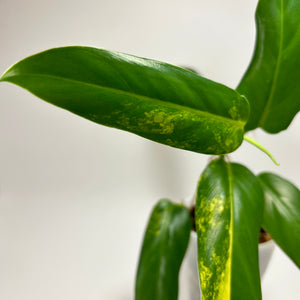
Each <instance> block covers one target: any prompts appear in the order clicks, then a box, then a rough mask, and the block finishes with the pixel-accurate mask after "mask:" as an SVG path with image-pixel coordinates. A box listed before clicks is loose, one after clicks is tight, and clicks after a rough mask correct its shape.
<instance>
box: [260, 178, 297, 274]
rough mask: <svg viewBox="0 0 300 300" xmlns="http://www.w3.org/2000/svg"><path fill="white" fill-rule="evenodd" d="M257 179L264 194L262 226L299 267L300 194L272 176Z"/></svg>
mask: <svg viewBox="0 0 300 300" xmlns="http://www.w3.org/2000/svg"><path fill="white" fill-rule="evenodd" d="M258 179H259V181H260V182H261V185H262V187H263V190H264V194H265V208H264V220H263V227H264V228H265V229H266V230H267V231H268V232H269V233H270V234H271V236H272V238H273V239H274V240H275V242H276V243H277V244H278V245H279V246H280V247H281V248H282V250H283V251H285V253H286V254H287V255H288V256H289V257H290V258H291V259H292V260H293V261H294V262H295V264H296V265H297V266H298V267H299V268H300V191H299V189H298V188H297V187H296V186H295V185H293V184H292V183H291V182H289V181H288V180H286V179H283V178H282V177H280V176H278V175H275V174H273V173H262V174H260V175H259V176H258Z"/></svg>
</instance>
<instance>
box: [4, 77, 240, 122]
mask: <svg viewBox="0 0 300 300" xmlns="http://www.w3.org/2000/svg"><path fill="white" fill-rule="evenodd" d="M26 76H27V77H29V76H31V77H46V78H47V77H48V78H52V79H57V80H65V81H69V82H75V83H79V84H82V85H86V86H91V87H93V88H97V89H100V90H107V91H111V92H114V93H120V94H123V95H127V96H131V97H138V98H141V99H143V100H148V101H149V100H150V101H152V102H155V103H157V104H160V105H162V106H166V104H167V105H169V106H171V107H174V108H176V109H179V110H185V111H190V112H193V113H195V114H197V115H202V116H204V117H206V118H211V119H215V120H219V121H221V122H225V123H229V124H233V125H235V126H237V127H240V126H242V127H243V126H244V124H245V122H244V121H242V120H235V119H230V118H227V117H225V116H221V115H216V114H212V113H210V112H207V111H202V110H198V109H195V108H192V107H189V106H183V105H181V104H176V103H173V102H169V101H163V100H160V99H156V98H150V97H147V96H144V95H140V94H134V93H131V92H128V91H124V90H120V89H115V88H111V87H106V86H99V85H97V84H94V83H89V82H85V81H79V80H76V79H70V78H65V77H60V76H56V75H45V74H36V73H33V74H32V73H27V74H26ZM18 77H21V78H22V77H24V74H23V75H13V76H7V77H6V78H5V74H4V75H3V76H2V78H0V81H10V80H9V78H18ZM12 83H14V82H13V81H12ZM24 88H25V89H26V90H29V89H27V88H26V87H24Z"/></svg>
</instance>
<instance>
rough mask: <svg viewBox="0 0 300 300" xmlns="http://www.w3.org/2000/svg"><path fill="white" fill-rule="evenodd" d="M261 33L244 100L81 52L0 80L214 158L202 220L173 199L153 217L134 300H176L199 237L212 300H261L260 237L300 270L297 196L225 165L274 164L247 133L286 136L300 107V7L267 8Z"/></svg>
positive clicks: (211, 85)
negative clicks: (240, 159)
mask: <svg viewBox="0 0 300 300" xmlns="http://www.w3.org/2000/svg"><path fill="white" fill-rule="evenodd" d="M256 24H257V39H256V47H255V52H254V55H253V58H252V61H251V63H250V66H249V68H248V70H247V71H246V73H245V75H244V76H243V78H242V80H241V81H240V84H239V85H238V87H237V89H236V90H233V89H231V88H229V87H227V86H224V85H222V84H219V83H217V82H214V81H211V80H208V79H206V78H204V77H201V76H199V75H197V74H196V73H194V72H192V71H189V70H186V69H182V68H179V67H176V66H173V65H169V64H166V63H163V62H159V61H154V60H150V59H145V58H140V57H136V56H132V55H128V54H123V53H118V52H113V51H107V50H102V49H95V48H90V47H79V46H76V47H64V48H55V49H50V50H47V51H45V52H42V53H38V54H36V55H33V56H30V57H28V58H25V59H24V60H22V61H20V62H18V63H16V64H15V65H13V66H12V67H11V68H10V69H9V70H8V71H6V72H5V73H4V74H3V75H2V77H1V79H0V81H3V82H11V83H14V84H16V85H19V86H21V87H23V88H25V89H27V90H29V91H30V92H31V93H33V94H34V95H36V96H38V97H39V98H41V99H43V100H45V101H47V102H50V103H52V104H54V105H56V106H59V107H61V108H64V109H66V110H69V111H70V112H73V113H75V114H77V115H79V116H81V117H84V118H86V119H89V120H91V121H93V122H96V123H99V124H102V125H105V126H110V127H114V128H118V129H122V130H126V131H129V132H132V133H135V134H137V135H139V136H141V137H144V138H147V139H150V140H153V141H155V142H159V143H162V144H165V145H169V146H172V147H176V148H180V149H184V150H189V151H194V152H198V153H202V154H211V155H217V157H216V158H215V159H214V160H212V161H211V162H210V163H209V164H208V166H207V167H206V169H205V170H204V172H203V173H202V175H201V177H200V180H199V184H198V187H197V192H196V203H195V218H194V219H193V218H192V217H191V212H190V208H187V207H185V206H184V205H181V204H176V203H173V202H171V201H170V200H167V199H164V200H161V201H159V202H158V204H157V205H156V206H155V207H154V209H153V212H152V214H151V217H150V220H149V223H148V227H147V229H146V233H145V237H144V242H143V246H142V251H141V255H140V260H139V265H138V271H137V278H136V289H135V291H136V293H135V299H136V300H148V299H149V300H175V299H177V297H178V274H179V270H180V265H181V263H182V260H183V258H184V255H185V252H186V249H187V246H188V242H189V237H190V232H191V230H192V228H193V227H195V228H196V232H197V239H198V269H199V275H200V282H201V289H202V297H203V299H205V300H227V299H235V300H240V299H243V300H248V299H249V300H259V299H261V298H262V296H261V287H260V277H259V265H258V236H259V232H260V229H261V227H263V228H264V229H265V230H267V231H268V233H269V234H270V235H271V236H272V238H273V239H274V241H275V242H276V243H277V244H278V245H279V246H280V247H281V248H282V249H283V251H285V253H286V254H287V255H288V256H289V257H290V258H291V259H292V260H293V261H294V263H295V264H296V265H297V266H298V267H300V251H299V246H300V191H299V189H298V188H297V187H296V186H295V185H293V184H292V183H291V182H289V181H287V180H286V179H284V178H282V177H280V176H279V175H275V174H273V173H262V174H259V175H258V176H256V175H254V174H253V173H252V172H251V171H249V170H248V169H247V168H246V167H245V166H243V165H241V164H237V163H232V162H229V161H228V159H227V158H226V154H227V153H231V152H233V151H235V150H236V149H237V148H239V146H240V145H241V143H242V142H243V140H244V139H246V140H247V141H249V142H250V143H252V144H254V145H255V146H257V147H259V148H261V149H262V150H263V151H265V152H266V153H267V154H268V155H269V156H270V157H271V154H270V153H269V152H268V151H267V150H265V149H264V148H263V147H262V146H260V145H259V144H257V143H256V142H255V141H253V140H251V139H250V138H248V137H246V136H245V133H246V132H248V131H250V130H253V129H256V128H258V127H260V128H262V129H264V130H265V131H266V132H268V133H273V134H274V133H278V132H280V131H282V130H284V129H286V128H287V127H288V126H289V124H290V123H291V121H292V120H293V118H294V116H295V115H296V114H297V113H298V111H299V107H300V29H299V28H300V27H299V26H300V25H299V24H300V0H260V1H259V3H258V7H257V11H256ZM271 158H272V157H271ZM193 222H194V224H193ZM193 225H195V226H193Z"/></svg>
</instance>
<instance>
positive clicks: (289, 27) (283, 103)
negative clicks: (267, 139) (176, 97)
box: [237, 0, 300, 133]
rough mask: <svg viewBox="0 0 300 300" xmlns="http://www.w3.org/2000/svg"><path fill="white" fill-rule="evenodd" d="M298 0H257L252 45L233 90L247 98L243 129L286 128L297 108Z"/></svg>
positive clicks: (299, 77) (299, 103) (299, 70)
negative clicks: (254, 41)
mask: <svg viewBox="0 0 300 300" xmlns="http://www.w3.org/2000/svg"><path fill="white" fill-rule="evenodd" d="M299 24H300V1H299V0H260V1H259V3H258V7H257V11H256V27H257V37H256V48H255V52H254V56H253V58H252V61H251V63H250V66H249V68H248V70H247V72H246V73H245V75H244V77H243V79H242V81H241V83H240V85H239V86H238V88H237V90H238V92H239V93H241V94H242V95H245V96H246V97H247V99H248V100H249V103H250V107H251V113H250V118H249V121H248V123H247V125H246V130H252V129H255V128H257V127H261V128H263V129H264V130H266V131H267V132H270V133H277V132H279V131H281V130H284V129H286V128H287V127H288V126H289V124H290V123H291V121H292V119H293V118H294V116H295V115H296V114H297V112H298V111H299V109H300V97H299V95H300V27H299Z"/></svg>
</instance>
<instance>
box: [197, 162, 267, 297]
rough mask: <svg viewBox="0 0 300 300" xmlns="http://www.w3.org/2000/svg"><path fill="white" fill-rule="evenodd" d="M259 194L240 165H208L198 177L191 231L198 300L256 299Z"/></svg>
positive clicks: (257, 186)
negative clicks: (195, 247) (195, 248)
mask: <svg viewBox="0 0 300 300" xmlns="http://www.w3.org/2000/svg"><path fill="white" fill-rule="evenodd" d="M262 213H263V192H262V189H261V187H260V184H259V181H258V180H257V178H256V177H255V176H254V175H253V174H252V173H251V172H250V171H249V170H248V169H247V168H245V167H244V166H242V165H239V164H234V163H227V162H225V161H224V160H223V159H218V160H215V161H212V162H211V163H210V164H209V165H208V166H207V167H206V169H205V170H204V172H203V173H202V175H201V177H200V181H199V185H198V192H197V204H196V228H197V234H198V267H199V275H200V281H201V289H202V298H203V300H241V299H243V300H259V299H261V288H260V276H259V266H258V238H259V232H260V226H261V222H262Z"/></svg>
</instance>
